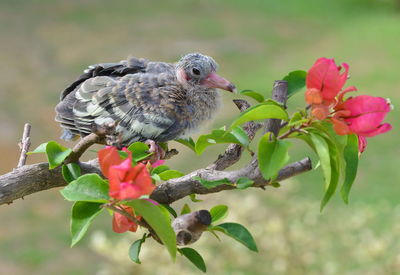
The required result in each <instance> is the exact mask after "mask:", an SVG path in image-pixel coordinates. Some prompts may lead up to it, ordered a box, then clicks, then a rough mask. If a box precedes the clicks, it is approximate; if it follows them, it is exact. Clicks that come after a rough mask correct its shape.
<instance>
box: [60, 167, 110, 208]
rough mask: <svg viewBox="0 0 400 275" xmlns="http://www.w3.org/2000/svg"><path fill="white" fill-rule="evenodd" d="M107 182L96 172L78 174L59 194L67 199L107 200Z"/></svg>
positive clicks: (103, 201)
mask: <svg viewBox="0 0 400 275" xmlns="http://www.w3.org/2000/svg"><path fill="white" fill-rule="evenodd" d="M108 189H109V185H108V183H107V182H106V181H105V180H103V179H102V178H100V176H99V175H97V174H86V175H83V176H80V177H79V178H78V179H76V180H74V181H73V182H71V183H70V184H68V185H67V186H66V187H65V188H64V189H63V190H61V191H60V192H61V194H62V195H63V196H64V198H65V199H66V200H68V201H89V202H102V203H105V202H108V200H109V199H110V197H109V196H108Z"/></svg>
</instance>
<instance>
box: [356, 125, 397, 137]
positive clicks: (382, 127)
mask: <svg viewBox="0 0 400 275" xmlns="http://www.w3.org/2000/svg"><path fill="white" fill-rule="evenodd" d="M390 130H392V125H390V124H389V123H384V124H381V125H379V126H378V127H377V128H375V129H374V130H372V131H369V132H362V133H360V135H362V136H364V137H373V136H376V135H380V134H383V133H386V132H388V131H390Z"/></svg>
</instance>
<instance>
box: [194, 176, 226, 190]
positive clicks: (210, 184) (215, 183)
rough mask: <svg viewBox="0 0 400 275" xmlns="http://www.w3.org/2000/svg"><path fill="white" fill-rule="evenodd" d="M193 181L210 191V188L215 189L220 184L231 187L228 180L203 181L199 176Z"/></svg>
mask: <svg viewBox="0 0 400 275" xmlns="http://www.w3.org/2000/svg"><path fill="white" fill-rule="evenodd" d="M193 179H194V180H197V181H198V182H200V184H201V185H203V186H204V187H205V188H207V189H211V188H214V187H217V186H219V185H222V184H228V185H232V183H231V182H230V181H229V180H228V179H221V180H215V181H209V180H204V179H202V178H200V177H199V176H196V177H193Z"/></svg>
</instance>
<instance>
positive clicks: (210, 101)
mask: <svg viewBox="0 0 400 275" xmlns="http://www.w3.org/2000/svg"><path fill="white" fill-rule="evenodd" d="M187 98H188V105H189V106H190V107H191V109H192V111H193V116H192V118H193V120H194V122H195V123H201V122H202V121H204V120H209V119H211V118H212V117H213V115H214V114H215V113H216V111H217V110H218V108H219V106H220V103H221V102H220V101H221V99H220V94H219V92H217V91H216V89H204V90H201V91H199V90H189V91H188V97H187Z"/></svg>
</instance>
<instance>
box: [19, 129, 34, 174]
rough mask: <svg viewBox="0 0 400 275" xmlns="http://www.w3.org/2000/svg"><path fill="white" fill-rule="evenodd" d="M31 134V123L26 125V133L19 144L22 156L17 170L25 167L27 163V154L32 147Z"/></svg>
mask: <svg viewBox="0 0 400 275" xmlns="http://www.w3.org/2000/svg"><path fill="white" fill-rule="evenodd" d="M30 133H31V125H30V124H29V123H25V126H24V133H23V135H22V139H21V142H20V143H19V146H20V149H21V154H20V156H19V161H18V165H17V168H19V167H22V166H24V165H25V163H26V157H27V155H26V153H28V151H29V147H30V146H31V138H30Z"/></svg>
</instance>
